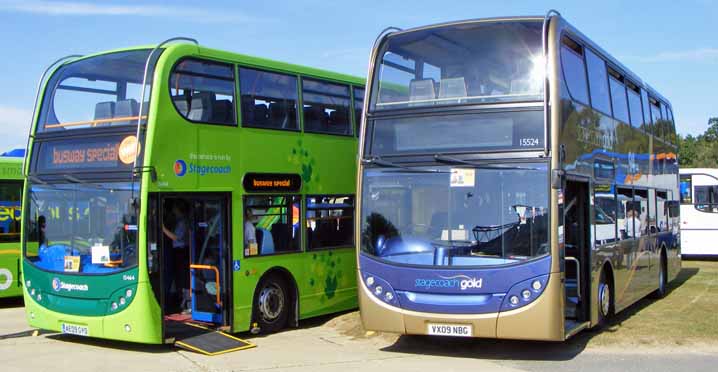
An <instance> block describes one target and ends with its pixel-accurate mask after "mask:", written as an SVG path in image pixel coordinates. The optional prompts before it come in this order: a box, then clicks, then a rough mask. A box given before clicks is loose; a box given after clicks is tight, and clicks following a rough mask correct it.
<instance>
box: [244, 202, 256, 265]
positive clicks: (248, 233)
mask: <svg viewBox="0 0 718 372" xmlns="http://www.w3.org/2000/svg"><path fill="white" fill-rule="evenodd" d="M253 221H254V213H252V208H249V207H247V208H245V209H244V250H245V252H247V253H248V254H247V255H248V256H249V255H255V254H257V253H258V252H257V230H256V229H255V227H254V223H253Z"/></svg>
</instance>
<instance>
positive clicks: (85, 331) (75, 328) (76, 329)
mask: <svg viewBox="0 0 718 372" xmlns="http://www.w3.org/2000/svg"><path fill="white" fill-rule="evenodd" d="M62 333H68V334H71V335H78V336H89V335H90V328H88V327H87V326H81V325H77V324H67V323H62Z"/></svg>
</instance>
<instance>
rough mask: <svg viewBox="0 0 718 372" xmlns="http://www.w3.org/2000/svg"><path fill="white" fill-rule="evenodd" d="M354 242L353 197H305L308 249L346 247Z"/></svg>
mask: <svg viewBox="0 0 718 372" xmlns="http://www.w3.org/2000/svg"><path fill="white" fill-rule="evenodd" d="M353 242H354V197H353V196H336V195H317V196H308V197H307V246H308V247H309V248H310V249H319V248H331V247H347V246H352V245H353Z"/></svg>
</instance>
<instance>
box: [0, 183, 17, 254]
mask: <svg viewBox="0 0 718 372" xmlns="http://www.w3.org/2000/svg"><path fill="white" fill-rule="evenodd" d="M21 194H22V181H3V182H0V242H19V241H20V219H21V218H22V215H21V208H20V202H21V201H22V199H21V197H20V195H21Z"/></svg>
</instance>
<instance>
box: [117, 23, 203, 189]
mask: <svg viewBox="0 0 718 372" xmlns="http://www.w3.org/2000/svg"><path fill="white" fill-rule="evenodd" d="M175 41H189V42H190V43H193V44H194V45H196V46H197V48H198V49H199V42H198V41H197V40H196V39H193V38H189V37H183V36H178V37H173V38H169V39H167V40H165V41H163V42H161V43H159V44H157V46H156V47H155V48H154V49H152V51H151V52H150V54H149V55H148V56H147V60H146V61H145V70H144V72H143V73H142V85H141V88H140V89H142V91H141V93H140V107H139V111H138V112H139V113H140V115H141V114H142V109H143V106H144V104H145V91H147V72H148V71H149V69H150V62H151V61H152V58H153V57H154V55H155V53H156V52H157V51H158V50H160V49H161V48H162V47H163V46H164V45H167V44H169V43H172V42H175ZM151 92H152V87H150V93H151ZM147 112H148V114H149V109H148V110H147ZM141 126H142V117H138V118H137V132H136V135H135V138H136V139H137V146H136V147H135V159H134V161H133V162H132V171H131V172H132V185H131V186H132V187H131V195H130V200H132V201H133V202H134V200H135V178H136V173H137V171H136V170H137V158H138V157H139V155H140V127H141Z"/></svg>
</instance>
